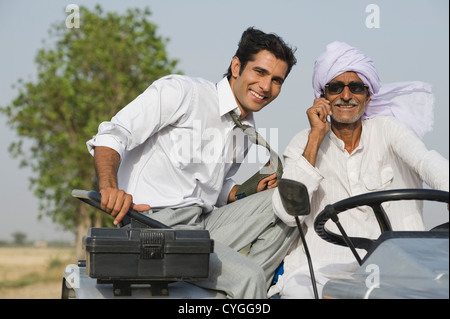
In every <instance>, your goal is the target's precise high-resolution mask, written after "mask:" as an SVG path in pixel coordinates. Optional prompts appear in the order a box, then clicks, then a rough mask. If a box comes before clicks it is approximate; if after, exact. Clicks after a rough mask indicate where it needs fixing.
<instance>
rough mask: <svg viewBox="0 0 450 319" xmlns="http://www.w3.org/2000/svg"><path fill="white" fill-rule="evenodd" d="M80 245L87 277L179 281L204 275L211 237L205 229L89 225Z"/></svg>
mask: <svg viewBox="0 0 450 319" xmlns="http://www.w3.org/2000/svg"><path fill="white" fill-rule="evenodd" d="M83 247H84V248H85V250H86V273H87V274H88V275H89V277H91V278H98V279H104V280H114V279H118V280H124V279H127V280H136V279H145V280H161V281H163V280H166V281H179V280H199V279H206V278H208V273H209V254H210V253H211V252H212V251H213V241H212V240H211V239H210V238H209V232H208V231H205V230H175V229H151V228H91V229H89V232H88V234H87V236H85V237H84V238H83Z"/></svg>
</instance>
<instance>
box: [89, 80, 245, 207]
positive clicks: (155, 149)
mask: <svg viewBox="0 0 450 319" xmlns="http://www.w3.org/2000/svg"><path fill="white" fill-rule="evenodd" d="M231 110H235V111H236V112H237V113H238V114H239V115H240V111H239V108H238V106H237V103H236V100H235V98H234V95H233V93H232V91H231V87H230V85H229V83H228V80H227V79H226V78H224V79H223V80H221V81H220V82H219V83H217V85H216V84H214V83H212V82H209V81H206V80H203V79H199V78H191V77H187V76H181V75H170V76H166V77H164V78H161V79H160V80H158V81H155V82H154V83H153V84H152V85H151V86H150V87H149V88H148V89H147V90H145V91H144V92H143V93H142V94H141V95H139V96H138V97H137V98H136V99H135V100H133V101H132V102H131V103H130V104H128V105H127V106H126V107H125V108H123V109H122V110H121V111H120V112H118V113H117V114H116V115H115V116H114V117H113V118H112V119H111V121H110V122H103V123H101V124H100V126H99V129H98V134H97V135H96V136H94V137H93V138H92V139H91V140H89V141H88V142H87V146H88V149H89V152H90V153H91V154H94V148H95V146H107V147H110V148H112V149H114V150H115V151H117V152H118V153H119V155H120V158H121V164H120V168H119V172H118V183H119V188H121V189H123V190H125V191H126V192H128V193H130V194H132V195H133V201H134V202H135V203H136V204H148V205H150V206H151V207H152V208H154V209H158V208H164V207H172V208H176V207H185V206H190V205H199V206H201V207H203V208H204V211H206V212H207V211H211V210H212V209H213V207H214V206H222V205H224V204H226V203H227V200H228V194H229V192H230V190H231V188H232V187H233V186H234V185H235V184H236V183H235V182H234V181H233V180H232V179H231V176H233V175H234V174H235V173H236V171H237V170H238V168H239V165H240V163H242V160H243V158H244V155H245V154H246V152H247V149H248V143H247V142H246V137H245V135H244V133H243V132H242V130H240V129H236V128H234V127H235V124H234V122H233V120H232V119H231V116H230V115H229V114H228V112H229V111H231ZM244 122H245V123H246V124H249V125H252V126H254V120H253V116H252V114H249V116H247V118H246V120H245V121H244Z"/></svg>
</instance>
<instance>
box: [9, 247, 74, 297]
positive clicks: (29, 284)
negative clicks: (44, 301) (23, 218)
mask: <svg viewBox="0 0 450 319" xmlns="http://www.w3.org/2000/svg"><path fill="white" fill-rule="evenodd" d="M71 263H74V251H73V249H71V248H34V247H1V248H0V298H2V299H34V298H49V299H56V298H60V296H61V282H62V275H63V271H64V268H65V267H66V265H68V264H71Z"/></svg>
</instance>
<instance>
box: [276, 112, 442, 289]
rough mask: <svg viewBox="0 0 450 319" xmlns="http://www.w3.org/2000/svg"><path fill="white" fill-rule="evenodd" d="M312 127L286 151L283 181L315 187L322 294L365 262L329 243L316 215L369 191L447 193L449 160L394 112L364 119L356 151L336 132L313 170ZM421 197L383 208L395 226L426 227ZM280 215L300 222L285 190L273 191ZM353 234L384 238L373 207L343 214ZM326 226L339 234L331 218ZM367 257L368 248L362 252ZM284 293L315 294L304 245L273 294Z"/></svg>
mask: <svg viewBox="0 0 450 319" xmlns="http://www.w3.org/2000/svg"><path fill="white" fill-rule="evenodd" d="M308 133H309V130H304V131H302V132H300V133H299V134H297V135H296V136H295V137H294V138H293V140H292V141H291V143H290V144H289V145H288V147H287V149H286V151H285V154H284V155H285V170H284V174H283V178H288V179H292V180H297V181H300V182H302V183H303V184H305V185H306V187H307V188H308V192H309V196H310V201H311V214H310V215H308V216H305V217H303V218H302V219H301V220H302V222H304V223H305V225H306V227H307V233H306V241H307V244H308V247H309V250H310V253H311V256H312V260H313V265H314V269H315V276H316V280H317V282H318V288H319V292H320V291H321V289H322V286H323V285H324V284H325V283H326V281H328V280H329V279H330V278H336V277H339V276H342V275H346V274H347V275H348V274H350V273H353V272H354V271H355V270H356V269H357V267H358V264H357V262H356V259H355V257H354V256H353V255H352V253H351V251H350V249H349V248H347V247H341V246H337V245H333V244H330V243H328V242H326V241H324V240H323V239H321V238H320V237H319V236H318V235H317V234H316V232H315V231H314V228H313V224H314V218H315V217H316V216H317V215H318V213H320V212H321V211H322V210H323V208H324V207H325V206H326V205H327V204H333V203H335V202H337V201H340V200H342V199H345V198H348V197H351V196H355V195H359V194H364V193H367V192H373V191H380V190H387V189H401V188H421V187H422V181H423V182H425V183H426V184H428V185H429V186H430V187H431V188H433V189H440V190H445V191H448V189H449V163H448V160H447V159H445V158H443V157H442V156H441V155H439V154H438V153H437V152H435V151H429V150H427V148H426V147H425V145H424V144H423V142H422V141H421V140H420V139H419V138H418V137H417V136H416V135H415V134H414V133H413V132H412V131H411V130H409V129H408V128H407V127H406V126H405V125H404V124H402V123H400V122H399V121H398V120H396V119H395V118H392V117H383V116H379V117H375V118H372V119H367V120H364V121H363V129H362V135H361V140H360V143H359V146H358V148H356V149H355V150H354V151H353V152H352V154H348V152H347V151H346V150H345V149H344V143H343V141H341V140H340V139H338V138H337V137H336V135H335V134H334V133H332V132H331V131H330V133H329V134H328V135H327V137H325V139H324V141H323V143H322V145H321V147H320V150H319V153H318V155H317V159H316V166H315V167H313V166H312V165H311V164H310V163H309V162H308V161H307V160H306V159H305V158H304V157H302V154H303V150H304V148H305V147H306V144H307V141H308ZM422 204H423V203H422V202H421V201H397V202H388V203H385V204H384V205H383V207H384V208H385V210H386V212H387V214H388V216H389V218H390V221H391V224H392V227H393V230H423V229H424V223H423V219H422ZM273 207H274V210H275V212H276V214H277V215H278V216H279V217H280V218H281V219H282V220H283V221H284V222H285V223H286V224H288V225H290V226H293V227H294V226H295V225H296V224H295V220H294V217H292V216H290V215H288V214H287V213H286V212H285V210H284V208H283V206H282V203H281V200H280V196H279V193H278V190H276V191H275V193H274V196H273ZM339 219H340V222H341V224H342V225H343V227H344V229H345V230H346V232H347V234H348V235H349V236H357V237H366V238H373V239H375V238H377V237H378V236H379V235H380V229H379V226H378V223H377V221H376V218H375V215H374V214H373V212H372V210H371V209H370V208H369V207H367V206H364V207H361V208H357V209H352V210H349V211H347V212H345V213H342V214H340V215H339ZM327 228H329V229H331V230H332V231H334V232H337V233H339V231H338V230H337V228H336V227H335V225H334V223H333V222H332V221H329V222H328V223H327ZM358 252H359V253H360V256H361V257H363V256H364V253H365V251H364V250H358ZM276 293H279V294H280V295H281V297H282V298H283V297H284V298H312V297H313V291H312V288H311V280H310V277H309V268H308V264H307V259H306V255H305V252H304V248H303V246H302V244H301V243H299V245H298V246H297V247H296V248H295V249H294V250H293V251H292V252H291V253H290V254H289V255H288V256H287V257H286V258H285V264H284V274H283V276H281V277H280V279H279V281H278V283H277V284H276V285H275V286H273V287H272V288H271V289H270V291H269V295H274V294H276Z"/></svg>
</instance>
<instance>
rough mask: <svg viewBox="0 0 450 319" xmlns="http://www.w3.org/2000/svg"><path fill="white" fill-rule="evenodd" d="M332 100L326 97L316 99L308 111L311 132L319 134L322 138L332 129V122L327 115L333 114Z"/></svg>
mask: <svg viewBox="0 0 450 319" xmlns="http://www.w3.org/2000/svg"><path fill="white" fill-rule="evenodd" d="M331 114H332V113H331V106H330V101H328V100H327V99H325V98H318V99H314V104H313V106H311V107H310V108H309V109H308V110H307V111H306V115H308V121H309V125H310V126H311V133H312V134H318V136H321V137H322V138H323V137H324V136H325V135H327V133H328V131H329V130H330V123H329V122H328V120H327V117H328V116H329V115H331Z"/></svg>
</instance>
